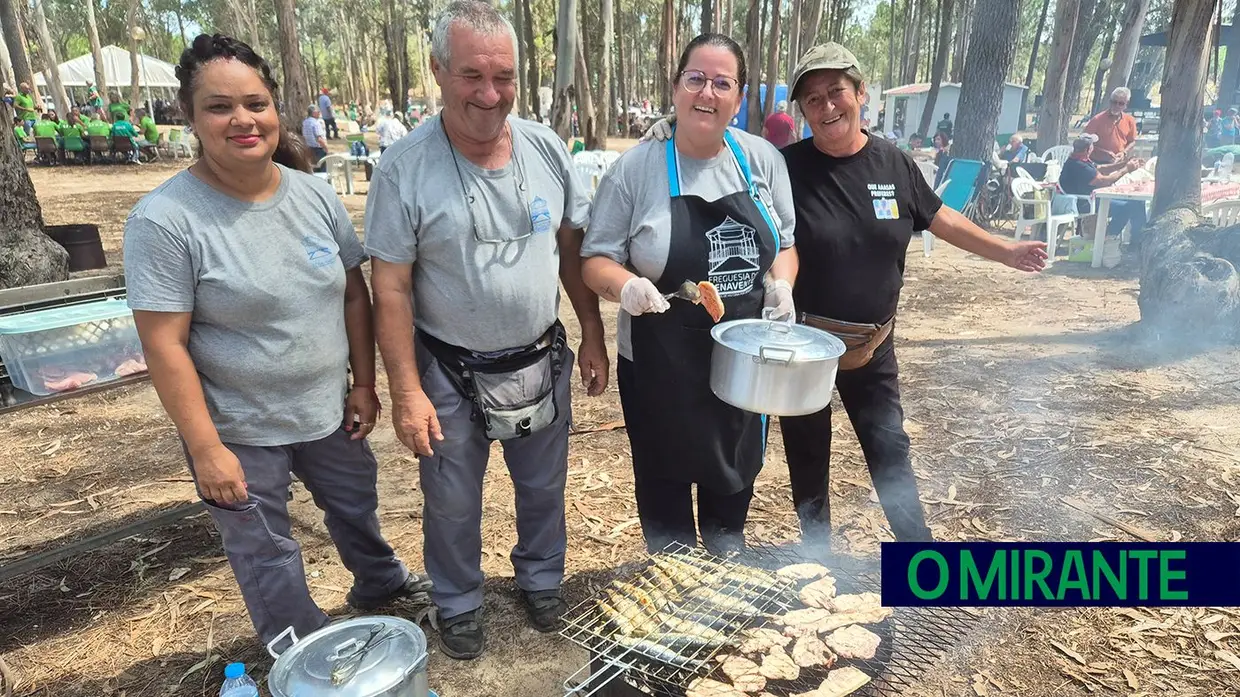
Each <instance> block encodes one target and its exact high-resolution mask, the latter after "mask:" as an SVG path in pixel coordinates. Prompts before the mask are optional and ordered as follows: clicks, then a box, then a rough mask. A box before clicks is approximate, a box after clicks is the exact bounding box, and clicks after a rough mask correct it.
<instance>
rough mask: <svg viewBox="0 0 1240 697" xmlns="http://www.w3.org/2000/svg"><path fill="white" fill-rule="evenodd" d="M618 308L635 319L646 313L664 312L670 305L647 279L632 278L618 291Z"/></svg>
mask: <svg viewBox="0 0 1240 697" xmlns="http://www.w3.org/2000/svg"><path fill="white" fill-rule="evenodd" d="M620 307H622V308H623V309H624V311H625V312H627V313H629V314H630V315H633V316H634V317H636V316H637V315H644V314H646V313H647V312H666V311H667V308H669V307H671V305H669V304H668V302H667V299H666V298H664V297H663V294H662V293H660V292H659V289H658V288H655V287H654V284H653V283H651V282H650V279H649V278H642V277H641V276H634V277H633V278H630V279H629V280H628V281H625V283H624V287H623V288H621V289H620Z"/></svg>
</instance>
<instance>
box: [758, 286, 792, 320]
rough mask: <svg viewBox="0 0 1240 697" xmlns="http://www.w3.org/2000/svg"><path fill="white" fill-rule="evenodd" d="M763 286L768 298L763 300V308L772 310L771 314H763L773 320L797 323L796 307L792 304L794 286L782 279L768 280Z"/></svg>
mask: <svg viewBox="0 0 1240 697" xmlns="http://www.w3.org/2000/svg"><path fill="white" fill-rule="evenodd" d="M763 286H764V287H765V288H766V296H765V297H764V298H763V300H762V305H763V308H771V309H770V312H763V313H762V314H763V315H764V316H768V317H769V318H770V319H773V320H780V321H784V322H795V321H796V307H794V306H793V304H792V284H791V283H789V282H787V281H785V280H784V279H782V278H780V279H777V280H771V279H769V278H768V279H766V280H765V281H764V282H763Z"/></svg>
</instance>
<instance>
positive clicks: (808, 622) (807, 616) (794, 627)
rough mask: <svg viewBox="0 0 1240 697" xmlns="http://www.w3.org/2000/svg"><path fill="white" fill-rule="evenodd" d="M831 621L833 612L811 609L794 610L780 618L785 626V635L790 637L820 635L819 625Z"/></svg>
mask: <svg viewBox="0 0 1240 697" xmlns="http://www.w3.org/2000/svg"><path fill="white" fill-rule="evenodd" d="M829 619H831V611H830V610H823V609H822V608H817V607H811V608H806V609H804V610H793V611H792V612H788V613H785V614H784V615H783V616H782V617H780V618H779V622H780V623H781V624H783V625H784V635H785V636H790V637H798V636H808V635H811V634H817V633H818V625H820V624H822V623H823V622H826V621H827V620H829Z"/></svg>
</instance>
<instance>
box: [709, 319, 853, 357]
mask: <svg viewBox="0 0 1240 697" xmlns="http://www.w3.org/2000/svg"><path fill="white" fill-rule="evenodd" d="M710 335H711V336H712V337H714V339H715V341H716V342H718V343H719V344H722V345H723V346H725V347H727V348H730V349H732V350H734V351H738V352H740V353H743V354H746V355H750V356H759V355H761V354H762V352H763V351H764V350H765V351H767V352H770V351H773V350H778V351H780V352H781V353H782V352H787V351H791V352H792V357H791V358H789V359H788V361H789V362H793V361H795V362H805V361H823V360H830V359H832V358H839V357H840V356H842V355H844V342H842V341H840V340H839V339H837V338H836V337H834V336H832V335H831V334H828V333H827V332H824V331H822V330H821V329H815V328H814V327H809V326H806V325H804V324H791V323H789V322H776V321H772V320H765V319H738V320H733V321H731V322H724V323H723V324H718V325H715V327H714V328H713V329H711V330H710Z"/></svg>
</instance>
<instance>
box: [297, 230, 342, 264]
mask: <svg viewBox="0 0 1240 697" xmlns="http://www.w3.org/2000/svg"><path fill="white" fill-rule="evenodd" d="M301 246H303V247H305V248H306V260H307V261H309V262H310V265H311V266H313V267H314V268H316V269H321V268H323V267H324V266H329V265H330V264H331V263H332V262H334V261H335V260H336V252H335V250H333V249H332V248H331V247H328V246H326V245H324V244H323V243H322V242H320V241H319V240H316V239H314V238H313V237H310V236H309V235H306V236H305V237H302V238H301Z"/></svg>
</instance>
